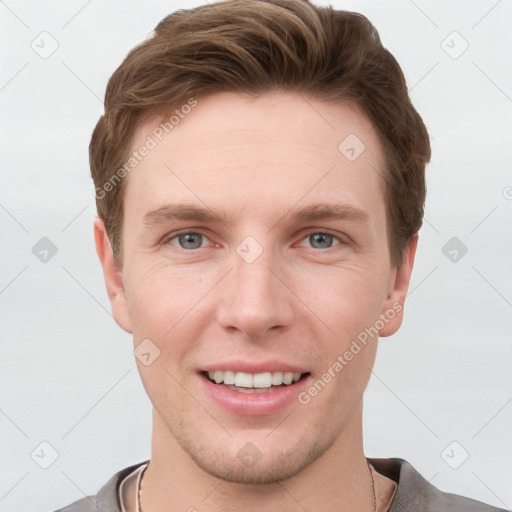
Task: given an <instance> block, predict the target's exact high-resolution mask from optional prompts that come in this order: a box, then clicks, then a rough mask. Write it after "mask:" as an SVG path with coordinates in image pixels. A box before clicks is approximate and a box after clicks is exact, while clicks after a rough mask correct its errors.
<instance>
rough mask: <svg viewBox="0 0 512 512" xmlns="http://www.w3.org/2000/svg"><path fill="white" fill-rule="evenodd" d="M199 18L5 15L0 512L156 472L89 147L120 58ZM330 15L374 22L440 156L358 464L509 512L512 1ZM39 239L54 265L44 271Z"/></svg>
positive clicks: (130, 10)
mask: <svg viewBox="0 0 512 512" xmlns="http://www.w3.org/2000/svg"><path fill="white" fill-rule="evenodd" d="M200 3H201V2H185V1H180V2H178V1H174V2H164V1H152V2H133V1H130V2H122V1H120V0H118V1H109V2H100V1H98V0H96V1H95V0H92V1H89V2H87V1H84V0H73V1H66V2H64V1H55V0H54V1H51V2H44V3H39V2H36V1H34V0H31V1H28V0H27V1H23V2H22V1H16V0H6V1H2V2H0V17H1V18H0V19H1V48H2V50H1V51H2V64H1V70H2V74H1V78H0V104H1V112H2V116H1V135H0V144H1V150H2V161H1V170H2V180H3V185H2V187H1V190H0V220H1V226H2V242H3V244H2V246H3V250H2V251H1V269H2V271H1V277H0V303H1V319H0V322H1V326H2V327H1V329H2V331H1V332H2V357H1V359H0V365H1V367H0V375H1V397H0V428H1V432H2V435H1V437H0V450H1V454H2V455H1V457H2V458H1V460H2V464H1V468H0V471H1V478H0V510H2V511H7V510H9V511H17V510H19V511H24V512H31V511H34V512H35V511H44V510H54V509H56V508H59V507H62V506H64V505H66V504H69V503H71V502H72V501H75V500H77V499H79V498H82V497H83V496H84V495H89V494H95V493H96V492H97V491H98V489H99V488H100V487H101V486H102V485H103V484H104V483H105V482H106V481H107V480H108V479H109V478H110V477H111V476H112V475H113V474H114V473H115V472H117V471H119V470H120V469H122V468H124V467H126V466H128V465H131V464H135V463H137V462H140V461H143V460H146V459H147V458H149V455H150V436H151V406H150V402H149V399H148V398H147V396H146V395H145V392H144V389H143V387H142V384H141V382H140V379H139V375H138V373H137V369H136V365H135V362H134V357H133V352H132V350H133V347H132V340H131V337H130V335H128V334H127V333H125V332H124V331H122V330H121V329H120V328H119V327H118V326H117V325H116V324H115V322H114V320H113V318H112V316H111V313H110V305H109V302H108V298H107V295H106V292H105V287H104V283H103V277H102V273H101V267H100V264H99V261H98V259H97V256H96V253H95V249H94V244H93V231H92V223H93V219H94V216H95V204H94V198H93V194H92V191H93V186H92V180H91V178H90V175H89V167H88V155H87V148H88V144H89V140H90V136H91V133H92V130H93V128H94V125H95V124H96V122H97V120H98V118H99V116H100V115H101V113H102V111H103V107H102V98H103V95H104V91H105V86H106V83H107V81H108V79H109V77H110V75H111V74H112V72H113V71H114V70H115V68H116V67H117V66H118V65H119V64H120V63H121V61H122V59H123V58H124V56H125V55H126V54H127V53H128V51H129V50H130V49H131V48H132V47H133V46H134V45H135V44H137V43H138V42H140V41H142V40H143V39H144V38H145V37H146V36H147V35H149V34H150V32H151V31H152V30H153V28H154V27H155V26H156V24H157V23H158V22H159V21H160V20H161V19H162V18H163V17H164V16H165V15H167V14H169V13H170V12H172V11H174V10H176V9H178V8H189V7H193V6H196V5H199V4H200ZM317 3H319V4H320V3H321V2H317ZM332 5H333V6H334V7H336V8H339V9H346V10H353V11H358V12H361V13H363V14H365V15H366V16H367V17H368V18H369V19H370V20H371V21H372V22H373V23H374V24H375V26H376V27H377V29H378V30H379V32H380V35H381V38H382V40H383V42H384V45H385V46H387V47H388V48H389V49H390V50H391V52H392V53H393V54H394V55H395V56H396V58H397V60H398V61H399V63H400V64H401V66H402V67H403V70H404V73H405V75H406V78H407V81H408V86H409V90H410V94H411V97H412V99H413V102H414V104H415V106H416V108H417V109H418V111H419V112H420V114H421V115H422V117H423V118H424V121H425V123H426V125H427V127H428V129H429V132H430V134H431V138H432V148H433V158H432V163H431V164H430V165H429V167H428V169H427V176H428V178H427V179H428V199H427V208H426V217H425V222H424V226H423V228H422V229H421V231H420V243H419V248H418V254H417V259H416V266H415V269H414V272H413V276H412V283H411V288H410V290H411V291H410V293H409V297H408V301H407V303H406V314H405V322H404V324H403V326H402V328H401V330H400V331H399V332H398V333H397V334H396V335H394V336H392V337H390V338H384V339H382V340H381V341H380V344H379V350H378V354H377V361H376V364H375V368H374V373H373V375H372V378H371V380H370V383H369V385H368V388H367V391H366V393H365V410H364V442H365V451H366V455H367V456H371V457H400V458H404V459H406V460H408V461H409V462H410V463H411V464H412V465H413V466H414V467H415V468H416V469H417V470H418V471H419V472H420V473H421V474H422V475H423V476H424V477H425V478H426V479H427V480H429V481H431V482H432V483H433V484H434V485H436V486H437V487H439V488H441V489H442V490H445V491H449V492H452V493H456V494H462V495H465V496H469V497H471V498H474V499H478V500H481V501H484V502H486V503H489V504H492V505H495V506H498V507H502V508H510V507H511V506H512V485H511V483H512V478H511V477H512V443H511V441H510V432H511V431H512V428H511V427H512V385H511V371H510V367H511V362H512V344H511V343H510V339H511V333H512V325H511V324H512V322H511V318H512V315H511V311H512V310H511V308H512V286H511V285H512V278H511V272H510V270H511V265H510V254H512V230H511V226H510V218H511V213H512V200H511V198H512V188H511V187H512V174H511V164H512V157H511V154H510V147H511V140H510V139H511V133H512V131H511V127H512V126H511V125H512V121H511V120H512V117H511V112H512V69H511V66H510V58H509V55H510V48H511V42H512V36H511V31H510V26H511V21H512V2H511V1H510V0H501V1H496V0H489V1H487V0H486V1H476V0H473V1H467V2H459V1H451V2H441V1H435V2H427V1H425V0H417V1H416V2H413V1H412V0H396V1H390V2H385V3H384V2H378V1H372V2H370V1H357V0H350V1H349V0H347V1H344V2H341V1H336V2H333V3H332ZM41 32H47V33H48V34H49V35H48V34H45V35H40V34H41ZM454 32H456V34H454ZM41 38H45V39H44V48H45V50H43V49H42V46H43V44H42V43H41ZM33 41H34V42H33ZM53 41H55V42H53ZM56 44H58V48H57V49H56V51H55V52H54V53H53V54H52V55H50V56H47V58H42V57H41V56H40V53H41V52H44V51H47V52H48V51H50V50H51V49H52V45H56ZM37 45H39V53H38V52H37V51H36V50H34V49H33V47H35V48H38V47H37ZM466 46H467V49H466ZM463 50H465V51H463ZM462 51H463V53H461V52H462ZM198 144H199V145H200V141H198ZM507 221H508V222H507ZM43 237H47V238H49V239H50V240H51V241H52V243H53V244H54V245H55V247H56V248H57V252H56V254H55V255H53V256H52V257H51V258H49V261H47V262H46V263H44V262H42V261H40V260H39V259H38V258H37V257H36V256H35V255H34V254H33V250H32V249H33V247H34V246H35V245H36V243H37V242H38V241H39V240H40V239H41V238H43ZM453 237H457V239H458V241H455V242H453V241H452V242H451V243H452V244H453V243H455V244H458V245H457V246H454V247H455V249H454V247H452V246H450V245H449V246H447V248H445V249H444V252H443V248H444V247H445V245H446V244H447V243H448V242H449V241H450V240H451V239H452V238H453ZM461 244H464V246H465V247H466V248H467V253H465V254H464V255H462V253H463V250H462V249H461V248H462V245H461ZM453 250H456V251H457V257H456V261H455V262H454V261H451V259H453V258H454V253H453ZM450 251H451V255H450ZM445 253H447V254H448V256H446V255H445ZM461 255H462V256H461ZM42 442H46V443H49V444H50V445H51V447H52V448H50V447H49V446H48V445H41V443H42ZM454 442H455V443H454ZM452 443H454V444H452ZM52 450H55V451H56V453H57V454H58V456H57V458H56V460H55V461H54V462H53V463H52V464H51V465H50V466H49V467H48V468H47V469H43V468H42V467H40V465H41V464H43V465H44V464H48V463H49V462H50V461H51V460H52V453H53V452H52ZM43 453H44V456H43V455H42V454H43ZM37 454H39V458H38V457H37ZM465 457H467V459H466V460H464V458H465ZM35 460H38V462H39V464H38V463H36V462H35ZM450 464H451V466H459V467H458V468H457V469H454V468H453V467H451V466H450Z"/></svg>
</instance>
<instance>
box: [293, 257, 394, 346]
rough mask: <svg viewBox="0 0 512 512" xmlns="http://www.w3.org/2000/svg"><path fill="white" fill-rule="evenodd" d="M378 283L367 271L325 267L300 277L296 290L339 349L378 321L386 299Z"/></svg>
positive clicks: (377, 277) (360, 267)
mask: <svg viewBox="0 0 512 512" xmlns="http://www.w3.org/2000/svg"><path fill="white" fill-rule="evenodd" d="M381 281H382V279H381V278H380V279H379V276H378V274H377V272H376V271H373V270H371V269H370V268H368V267H363V266H358V267H356V266H349V265H346V266H343V267H342V266H338V267H335V266H330V267H327V266H324V267H323V268H322V267H319V268H318V269H315V271H314V272H311V273H309V274H307V276H306V277H304V274H302V275H301V278H300V279H299V280H297V281H296V285H297V288H296V289H297V296H298V297H300V298H301V300H303V302H304V303H305V304H306V306H308V307H309V308H310V309H311V311H312V312H313V313H315V315H316V316H317V318H318V321H319V322H320V323H322V324H324V326H325V327H326V329H327V332H329V333H330V334H331V335H335V336H336V339H337V340H338V346H337V347H336V348H337V349H341V348H342V347H343V345H344V344H346V343H350V341H351V340H352V339H353V338H354V337H356V336H357V335H358V334H359V333H360V332H361V331H362V330H364V329H365V328H366V327H369V326H370V325H373V323H374V322H375V320H376V319H377V318H378V316H379V312H380V308H381V305H382V301H383V297H384V295H385V290H384V283H383V282H381ZM329 328H330V329H329Z"/></svg>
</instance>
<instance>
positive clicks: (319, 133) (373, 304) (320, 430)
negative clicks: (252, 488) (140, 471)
mask: <svg viewBox="0 0 512 512" xmlns="http://www.w3.org/2000/svg"><path fill="white" fill-rule="evenodd" d="M197 99H198V105H197V106H196V107H195V108H194V109H192V111H191V112H190V114H188V116H187V117H186V118H185V119H183V120H181V121H180V124H179V125H178V126H177V127H175V128H174V130H172V131H171V132H170V133H169V134H168V135H166V136H165V137H164V138H163V140H162V141H160V142H158V144H157V146H156V147H155V148H153V149H151V151H150V152H149V154H148V155H147V156H146V157H145V158H144V159H143V160H142V161H141V162H140V163H139V164H138V165H137V167H135V168H134V169H133V171H132V172H131V173H130V175H129V176H128V177H127V178H125V179H127V180H128V181H127V183H126V189H125V199H124V231H123V242H124V253H123V254H124V264H123V269H122V283H123V287H124V289H121V290H117V291H116V290H115V289H114V286H113V285H110V286H111V288H112V289H111V291H110V293H109V296H110V297H111V301H112V306H113V311H114V316H115V318H116V321H117V322H118V323H119V325H121V326H122V327H123V328H124V329H125V330H127V331H128V332H132V333H133V338H134V345H135V347H137V346H138V345H139V344H140V343H141V342H142V341H143V340H151V344H149V345H147V346H148V347H154V346H156V347H158V350H159V351H160V355H159V356H158V357H157V358H156V359H155V360H154V361H153V362H152V363H151V364H149V365H148V366H146V365H145V364H142V362H141V361H139V360H138V361H137V364H138V367H139V371H140V374H141V377H142V381H143V384H144V386H145V389H146V391H147V393H148V395H149V398H150V399H151V401H152V403H153V405H154V421H155V423H154V432H153V436H154V439H155V438H157V439H158V440H159V442H160V443H166V444H167V446H175V447H177V448H178V447H179V450H182V451H183V452H184V453H187V454H188V455H189V456H190V457H191V458H192V459H193V460H194V461H195V462H196V463H197V465H198V466H199V467H201V468H202V469H204V470H206V471H207V472H209V473H210V474H213V475H216V476H218V477H221V478H224V479H227V480H231V481H239V482H260V483H262V482H270V481H276V480H280V479H283V478H286V477H288V476H291V475H294V474H296V473H297V472H298V471H300V470H302V469H304V468H305V467H306V466H308V465H309V464H310V463H312V462H313V461H315V460H316V459H318V458H319V457H320V456H322V455H323V454H325V453H328V452H326V451H327V450H328V449H329V448H331V447H336V446H337V443H339V442H341V441H340V439H344V442H346V443H350V442H351V440H355V439H356V438H358V436H360V435H361V434H360V430H361V424H360V416H361V401H362V395H363V391H364V389H365V387H366V385H367V382H368V379H369V376H370V373H371V369H372V366H373V362H374V358H375V353H376V347H377V339H378V338H377V337H376V336H375V331H376V328H377V329H378V330H380V334H381V335H382V336H387V335H389V334H392V333H393V332H395V331H396V329H398V327H399V325H400V322H401V313H399V312H398V309H400V307H401V306H399V307H398V308H397V307H396V306H397V301H398V302H401V303H403V300H404V298H405V292H406V288H407V283H408V280H409V274H410V267H408V266H407V264H406V265H405V266H404V267H403V268H402V269H401V270H400V269H399V270H396V269H394V268H393V267H392V265H391V263H390V257H389V250H388V245H387V239H386V215H385V203H384V196H383V190H384V187H383V181H382V174H383V172H384V157H383V153H382V149H381V146H380V143H379V141H378V138H377V135H376V133H375V132H374V130H373V129H372V126H371V124H370V122H369V121H368V120H367V119H366V117H365V116H363V115H362V114H361V113H360V112H359V111H357V110H353V109H350V108H349V107H347V106H345V105H332V104H327V103H325V102H322V101H319V100H316V99H313V98H311V97H302V96H300V95H296V94H292V93H284V92H274V93H272V94H266V95H264V96H261V97H260V98H258V99H255V98H252V99H251V98H248V97H246V96H242V95H236V94H231V93H222V94H215V95H210V96H207V97H205V98H197ZM159 122H160V120H159V119H157V118H155V119H153V120H151V121H149V122H147V123H145V124H143V125H141V126H139V128H138V131H137V133H136V137H135V139H134V141H133V148H134V149H135V148H139V147H141V146H142V145H144V143H145V142H146V141H147V137H148V135H150V136H152V138H153V139H155V136H154V135H152V132H153V130H154V129H155V128H156V127H157V126H158V124H159ZM347 137H349V138H348V139H347ZM355 137H357V139H356V138H355ZM345 139H347V140H346V141H345ZM155 140H156V139H155ZM343 141H345V142H344V143H343V144H342V145H341V150H340V149H339V146H340V143H342V142H343ZM362 144H364V147H363V146H362ZM362 149H364V150H363V152H362V153H361V154H359V153H360V152H361V150H362ZM354 157H355V158H354ZM316 204H322V205H327V206H330V207H331V208H337V212H338V213H339V214H340V215H339V216H338V217H334V216H331V217H327V218H323V217H322V215H317V216H316V217H315V216H312V215H309V217H306V216H302V217H300V216H296V214H298V213H299V212H301V211H303V210H306V213H307V211H308V210H307V209H308V208H309V207H311V206H312V205H316ZM177 205H180V206H186V205H188V206H190V207H195V208H197V209H203V210H205V211H206V213H209V214H213V213H215V214H219V215H220V216H221V218H222V221H214V220H209V219H206V218H196V219H187V218H173V216H172V215H170V214H169V215H164V214H162V213H160V214H155V213H153V214H151V212H154V211H156V210H158V209H160V208H162V207H167V208H168V209H169V211H171V210H172V209H173V208H176V206H177ZM315 211H317V210H315V209H313V210H312V209H311V208H310V209H309V213H310V214H311V213H314V212H315ZM145 219H146V221H145ZM187 234H188V235H187ZM413 256H414V251H412V257H413ZM411 264H412V263H411ZM107 287H109V284H108V283H107ZM393 304H395V306H393ZM381 315H385V318H386V321H385V322H384V321H383V320H382V319H383V317H382V316H381ZM379 319H380V322H378V321H379ZM383 324H384V326H383ZM375 326H376V327H375ZM372 327H373V330H372V329H370V328H372ZM365 328H366V329H367V331H365ZM364 332H366V343H363V341H362V340H363V339H365V337H364V335H362V334H361V333H364ZM368 333H370V335H369V334H368ZM372 335H373V337H372ZM358 336H359V338H358ZM354 341H356V346H358V347H359V350H357V348H355V347H356V346H355V345H354V343H353V342H354ZM145 343H146V344H147V343H148V342H147V341H146V342H145ZM152 344H154V345H152ZM148 350H149V352H150V353H152V354H153V355H152V356H151V357H153V356H154V354H155V353H156V352H155V348H149V349H148ZM347 351H351V353H352V355H353V357H351V358H349V357H346V356H344V354H346V353H347ZM340 358H341V359H340ZM341 361H343V362H341ZM336 362H338V364H337V365H336ZM340 366H341V368H340ZM208 371H210V372H215V371H218V372H219V373H218V374H217V377H218V379H221V378H225V379H226V380H227V382H228V383H229V382H231V381H232V379H233V377H235V378H236V379H237V380H236V382H235V384H236V386H235V385H229V384H224V383H222V382H221V383H215V382H212V381H211V380H210V379H209V378H208V376H207V375H208V374H207V372H208ZM220 372H228V373H220ZM231 372H233V374H231ZM238 372H242V373H241V374H240V375H238V377H237V376H236V374H237V373H238ZM269 372H270V376H269V375H268V374H269ZM278 372H290V373H292V374H293V373H295V374H300V380H298V381H297V382H295V383H292V384H288V385H287V384H281V385H279V386H277V385H274V386H272V387H270V388H269V387H262V388H255V389H254V388H253V389H249V388H248V386H251V382H252V385H262V386H268V385H269V383H270V381H273V382H279V377H280V375H279V373H278ZM326 372H328V373H329V372H330V373H329V374H330V378H328V377H326V376H325V375H326ZM244 374H245V375H244ZM248 374H249V375H248ZM250 374H258V375H259V374H265V375H263V376H261V375H259V376H258V377H256V378H254V377H252V378H251V375H250ZM211 375H212V376H213V377H215V373H212V374H211ZM281 377H285V379H286V375H284V373H283V375H282V376H281ZM293 377H294V378H295V380H296V379H297V378H298V375H294V376H293ZM230 379H231V380H230ZM269 379H270V381H269ZM319 382H320V383H319ZM315 383H316V388H315V389H316V392H315V391H314V390H313V391H311V389H312V387H313V388H314V387H315ZM340 436H341V437H340ZM248 443H250V444H248ZM251 457H252V458H251Z"/></svg>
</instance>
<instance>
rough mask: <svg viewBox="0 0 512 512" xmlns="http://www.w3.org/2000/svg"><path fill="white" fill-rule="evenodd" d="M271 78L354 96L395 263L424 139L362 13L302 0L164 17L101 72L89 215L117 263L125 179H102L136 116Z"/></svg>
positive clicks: (411, 216)
mask: <svg viewBox="0 0 512 512" xmlns="http://www.w3.org/2000/svg"><path fill="white" fill-rule="evenodd" d="M272 90H288V91H295V92H300V93H305V94H309V95H312V96H314V97H316V98H319V99H321V100H324V101H330V102H337V103H339V102H353V103H356V104H357V105H358V106H359V107H360V108H361V109H362V111H363V112H364V113H365V114H366V115H367V116H368V118H369V119H370V121H371V122H372V124H373V126H374V128H375V129H376V131H377V133H378V135H379V139H380V141H381V144H382V147H383V150H384V154H385V158H386V169H385V172H384V176H383V177H384V182H385V201H386V209H387V225H388V229H387V238H388V246H389V251H390V257H391V261H392V263H393V265H395V266H397V267H399V266H401V264H402V253H403V250H404V249H405V247H406V246H407V244H408V243H409V242H410V240H411V238H412V237H413V236H414V234H415V233H416V232H417V231H418V230H419V228H420V227H421V224H422V221H423V210H424V203H425V193H426V185H425V166H426V164H427V163H428V161H429V160H430V141H429V137H428V133H427V130H426V128H425V125H424V123H423V121H422V119H421V117H420V116H419V114H418V113H417V112H416V110H415V108H414V107H413V105H412V103H411V101H410V99H409V95H408V90H407V86H406V82H405V78H404V75H403V73H402V70H401V68H400V66H399V65H398V63H397V61H396V60H395V58H394V57H393V56H392V55H391V53H390V52H389V51H388V50H386V49H385V48H384V47H383V46H382V43H381V41H380V37H379V35H378V32H377V30H376V29H375V27H374V26H373V25H372V24H371V23H370V22H369V21H368V19H367V18H366V17H364V16H363V15H361V14H358V13H353V12H347V11H340V10H334V9H333V8H332V6H326V7H318V6H315V5H314V4H312V3H311V2H310V1H309V0H293V1H289V0H227V1H222V2H217V3H214V4H208V5H203V6H200V7H197V8H193V9H189V10H178V11H176V12H174V13H173V14H171V15H169V16H167V17H166V18H164V19H163V20H162V21H161V22H160V23H159V24H158V26H157V27H156V29H155V31H154V33H153V34H152V36H151V37H150V38H148V39H146V40H145V41H144V42H143V43H141V44H139V45H138V46H136V47H135V48H134V49H133V50H132V51H131V52H130V53H129V54H128V55H127V57H126V58H125V59H124V61H123V62H122V64H121V65H120V66H119V67H118V68H117V70H116V71H115V72H114V74H113V75H112V77H111V78H110V80H109V82H108V85H107V89H106V94H105V114H104V115H103V116H101V117H100V119H99V121H98V123H97V125H96V127H95V129H94V132H93V134H92V139H91V143H90V146H89V157H90V166H91V175H92V177H93V180H94V184H95V187H96V190H97V191H98V190H99V191H100V192H101V193H100V194H96V205H97V209H98V215H99V217H100V218H102V219H103V221H104V223H105V227H106V230H107V233H108V235H109V239H110V243H111V246H112V251H113V254H114V258H115V260H116V263H117V265H118V267H119V268H121V267H122V261H123V258H122V252H123V250H122V237H121V234H122V226H123V189H124V186H123V185H124V182H125V180H124V179H119V180H118V183H115V182H113V181H112V180H113V178H116V173H118V174H117V178H119V170H121V169H122V167H123V165H124V164H125V163H126V161H127V160H128V158H129V151H130V146H131V143H132V140H133V135H134V132H135V130H136V129H137V126H138V125H140V124H141V123H142V122H143V121H144V120H147V119H149V118H151V117H153V116H160V115H162V119H163V118H164V117H165V116H166V115H168V114H169V113H170V112H172V110H173V109H174V108H176V106H180V105H183V104H186V103H187V100H190V98H194V97H197V96H198V95H199V94H204V93H214V92H226V91H230V92H240V93H248V94H253V95H259V94H262V93H265V92H267V91H272ZM340 142H341V141H340ZM124 175H126V172H124V173H123V174H122V175H121V177H123V176H124ZM109 183H110V186H108V187H107V186H106V185H108V184H109ZM106 190H108V193H105V191H106Z"/></svg>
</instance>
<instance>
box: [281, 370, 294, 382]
mask: <svg viewBox="0 0 512 512" xmlns="http://www.w3.org/2000/svg"><path fill="white" fill-rule="evenodd" d="M292 381H293V373H292V372H284V375H283V384H291V383H292Z"/></svg>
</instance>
